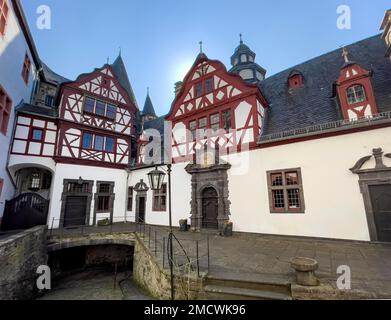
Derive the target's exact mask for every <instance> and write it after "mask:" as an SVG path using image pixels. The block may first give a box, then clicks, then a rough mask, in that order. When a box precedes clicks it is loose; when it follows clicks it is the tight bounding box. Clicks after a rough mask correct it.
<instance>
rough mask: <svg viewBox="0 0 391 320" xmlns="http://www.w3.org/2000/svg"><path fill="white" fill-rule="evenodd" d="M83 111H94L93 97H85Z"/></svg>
mask: <svg viewBox="0 0 391 320" xmlns="http://www.w3.org/2000/svg"><path fill="white" fill-rule="evenodd" d="M84 111H85V112H88V113H94V111H95V99H92V98H89V97H86V98H85V101H84Z"/></svg>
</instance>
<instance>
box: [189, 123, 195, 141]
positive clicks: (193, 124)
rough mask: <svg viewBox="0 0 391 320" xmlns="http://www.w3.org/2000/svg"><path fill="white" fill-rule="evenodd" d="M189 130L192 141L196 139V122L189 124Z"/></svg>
mask: <svg viewBox="0 0 391 320" xmlns="http://www.w3.org/2000/svg"><path fill="white" fill-rule="evenodd" d="M189 130H190V132H191V137H192V139H193V140H194V139H195V138H196V133H197V121H191V122H190V123H189Z"/></svg>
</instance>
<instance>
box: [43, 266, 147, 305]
mask: <svg viewBox="0 0 391 320" xmlns="http://www.w3.org/2000/svg"><path fill="white" fill-rule="evenodd" d="M123 278H125V276H124V274H118V281H120V280H122V279H123ZM148 299H150V298H149V297H148V296H147V295H144V294H143V293H142V292H141V291H140V290H139V289H138V288H137V286H136V285H134V284H133V282H132V281H131V280H125V281H123V282H122V283H121V286H119V285H117V287H116V288H115V289H114V279H113V275H112V274H109V273H104V272H103V273H102V271H101V270H95V271H85V272H82V273H78V274H76V275H72V276H69V277H66V278H63V279H62V280H60V281H59V282H58V283H57V284H55V285H54V287H53V289H52V290H50V291H49V292H48V293H46V294H45V295H44V296H43V297H42V298H40V300H148Z"/></svg>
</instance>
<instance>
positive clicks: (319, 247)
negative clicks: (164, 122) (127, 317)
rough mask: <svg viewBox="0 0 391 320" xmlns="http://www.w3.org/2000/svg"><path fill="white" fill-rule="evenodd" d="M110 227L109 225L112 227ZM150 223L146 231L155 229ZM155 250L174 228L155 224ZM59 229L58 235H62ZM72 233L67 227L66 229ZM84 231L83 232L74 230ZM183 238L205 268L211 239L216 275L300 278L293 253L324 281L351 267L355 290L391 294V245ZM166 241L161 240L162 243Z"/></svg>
mask: <svg viewBox="0 0 391 320" xmlns="http://www.w3.org/2000/svg"><path fill="white" fill-rule="evenodd" d="M107 228H109V227H107ZM148 228H149V227H147V230H146V231H145V232H146V233H149V231H148ZM150 228H151V230H152V231H151V232H150V234H151V238H152V241H151V242H152V244H151V247H152V248H153V246H154V244H153V238H154V235H153V234H154V232H155V231H156V232H157V233H158V239H159V236H164V235H165V236H166V235H167V233H168V229H167V228H165V227H156V226H152V227H150ZM137 230H140V226H137V225H134V224H115V225H114V226H113V227H111V228H110V229H107V230H106V231H110V232H111V231H112V232H134V231H137ZM104 231H105V229H101V228H95V229H87V230H84V232H85V233H95V232H104ZM58 232H59V231H56V232H55V233H58ZM68 232H72V231H65V233H68ZM74 232H80V231H77V230H76V231H74ZM175 235H176V236H177V237H178V239H180V241H181V243H182V244H183V246H184V248H185V250H186V251H187V253H188V254H189V255H190V256H195V250H196V247H195V246H194V241H195V240H199V254H200V255H201V256H202V255H203V256H204V258H202V259H201V260H200V268H201V271H205V270H206V269H207V260H206V258H205V253H206V252H207V241H206V239H207V238H209V247H210V253H209V254H210V268H209V274H210V275H211V276H217V277H220V276H229V277H238V278H246V279H250V280H251V279H257V278H262V277H264V276H277V277H282V278H289V279H291V280H292V282H294V271H293V270H292V269H291V266H290V260H291V258H293V257H308V258H313V259H316V260H317V261H318V263H319V270H318V271H317V275H318V277H319V279H320V280H321V282H322V283H323V284H327V285H328V286H329V287H332V288H334V289H336V287H337V285H336V283H337V282H336V281H337V278H338V277H339V275H337V268H338V267H339V266H342V265H346V266H349V267H350V269H351V277H352V287H351V289H352V290H355V291H362V292H366V293H368V294H369V295H368V296H372V297H380V298H391V244H383V243H366V242H354V241H342V240H323V239H314V238H300V237H288V236H274V235H258V234H245V233H234V235H233V236H232V237H228V238H226V237H221V236H219V235H218V234H216V232H211V231H205V232H201V233H194V232H190V231H189V232H179V231H177V230H175ZM160 242H161V241H160Z"/></svg>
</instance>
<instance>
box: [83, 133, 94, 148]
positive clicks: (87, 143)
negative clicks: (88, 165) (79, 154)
mask: <svg viewBox="0 0 391 320" xmlns="http://www.w3.org/2000/svg"><path fill="white" fill-rule="evenodd" d="M92 139H93V135H92V133H84V134H83V149H92Z"/></svg>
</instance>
